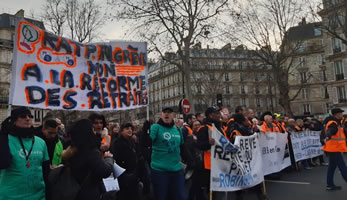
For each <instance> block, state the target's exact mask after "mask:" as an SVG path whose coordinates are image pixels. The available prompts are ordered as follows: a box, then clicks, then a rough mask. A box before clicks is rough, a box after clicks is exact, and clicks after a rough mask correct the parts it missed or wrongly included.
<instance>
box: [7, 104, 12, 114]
mask: <svg viewBox="0 0 347 200" xmlns="http://www.w3.org/2000/svg"><path fill="white" fill-rule="evenodd" d="M11 110H12V104H8V107H7V117H8V116H11Z"/></svg>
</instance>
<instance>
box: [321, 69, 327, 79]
mask: <svg viewBox="0 0 347 200" xmlns="http://www.w3.org/2000/svg"><path fill="white" fill-rule="evenodd" d="M321 79H322V81H327V80H328V79H327V70H325V69H324V70H322V71H321Z"/></svg>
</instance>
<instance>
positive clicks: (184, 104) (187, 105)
mask: <svg viewBox="0 0 347 200" xmlns="http://www.w3.org/2000/svg"><path fill="white" fill-rule="evenodd" d="M181 108H182V111H183V113H184V114H189V113H190V102H189V101H188V100H187V99H182V101H181Z"/></svg>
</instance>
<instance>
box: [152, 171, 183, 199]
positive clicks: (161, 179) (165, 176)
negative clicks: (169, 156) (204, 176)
mask: <svg viewBox="0 0 347 200" xmlns="http://www.w3.org/2000/svg"><path fill="white" fill-rule="evenodd" d="M151 175H152V184H153V190H154V196H155V200H167V199H170V200H185V190H184V173H183V170H181V171H178V172H161V171H157V170H154V169H152V174H151Z"/></svg>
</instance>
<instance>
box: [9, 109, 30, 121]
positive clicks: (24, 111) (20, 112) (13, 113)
mask: <svg viewBox="0 0 347 200" xmlns="http://www.w3.org/2000/svg"><path fill="white" fill-rule="evenodd" d="M21 115H30V116H32V115H31V112H30V110H29V109H28V108H26V107H19V108H16V109H14V110H12V111H11V120H12V121H13V122H14V121H16V120H17V119H18V118H19V116H21Z"/></svg>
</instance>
